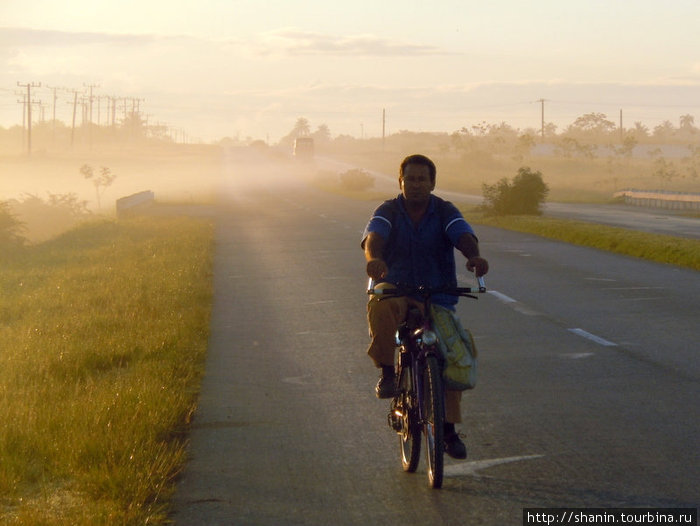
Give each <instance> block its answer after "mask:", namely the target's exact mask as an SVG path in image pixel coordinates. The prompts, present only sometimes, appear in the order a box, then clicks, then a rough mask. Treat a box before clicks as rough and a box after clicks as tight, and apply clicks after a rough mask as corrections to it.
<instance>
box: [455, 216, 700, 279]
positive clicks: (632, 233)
mask: <svg viewBox="0 0 700 526" xmlns="http://www.w3.org/2000/svg"><path fill="white" fill-rule="evenodd" d="M461 210H462V213H463V214H464V216H465V217H466V218H467V220H468V221H469V222H470V223H472V224H481V225H487V226H494V227H498V228H505V229H507V230H514V231H517V232H524V233H528V234H535V235H538V236H542V237H546V238H550V239H556V240H558V241H564V242H566V243H572V244H575V245H582V246H586V247H592V248H597V249H600V250H607V251H609V252H614V253H617V254H622V255H625V256H633V257H637V258H642V259H647V260H650V261H656V262H658V263H667V264H670V265H677V266H680V267H687V268H691V269H693V270H700V241H698V240H696V239H688V238H682V237H676V236H668V235H663V234H652V233H647V232H640V231H636V230H629V229H626V228H618V227H613V226H608V225H599V224H595V223H587V222H583V221H574V220H569V219H557V218H552V217H542V216H503V217H493V216H486V215H484V214H483V213H482V212H480V211H479V210H478V209H477V208H476V207H461Z"/></svg>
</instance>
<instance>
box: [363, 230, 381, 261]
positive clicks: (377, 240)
mask: <svg viewBox="0 0 700 526" xmlns="http://www.w3.org/2000/svg"><path fill="white" fill-rule="evenodd" d="M383 256H384V238H382V237H381V236H379V235H377V234H375V233H370V234H369V236H367V239H366V240H365V259H366V260H367V261H371V260H373V259H382V258H383Z"/></svg>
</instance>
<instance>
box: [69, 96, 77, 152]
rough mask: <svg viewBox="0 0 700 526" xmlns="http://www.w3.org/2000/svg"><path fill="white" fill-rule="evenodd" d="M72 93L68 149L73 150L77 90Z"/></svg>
mask: <svg viewBox="0 0 700 526" xmlns="http://www.w3.org/2000/svg"><path fill="white" fill-rule="evenodd" d="M72 91H73V124H72V125H71V129H70V147H71V149H72V148H73V143H74V141H75V114H76V112H77V111H78V90H72Z"/></svg>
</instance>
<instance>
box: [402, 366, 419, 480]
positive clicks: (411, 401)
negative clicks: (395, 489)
mask: <svg viewBox="0 0 700 526" xmlns="http://www.w3.org/2000/svg"><path fill="white" fill-rule="evenodd" d="M412 384H413V379H412V377H411V369H410V368H409V367H403V368H402V369H401V373H400V376H399V386H398V388H399V393H398V394H397V396H398V397H399V399H398V401H397V402H398V403H397V410H398V411H400V412H401V416H400V418H401V431H399V445H400V447H401V466H402V467H403V470H404V471H406V472H408V473H413V472H414V471H415V470H416V469H417V468H418V462H419V460H420V441H421V436H420V431H421V428H420V422H419V421H418V406H417V405H416V397H415V391H414V389H413V385H412ZM397 416H398V415H397Z"/></svg>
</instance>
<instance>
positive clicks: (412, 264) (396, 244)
mask: <svg viewBox="0 0 700 526" xmlns="http://www.w3.org/2000/svg"><path fill="white" fill-rule="evenodd" d="M435 178H436V168H435V164H434V163H433V161H431V160H430V159H429V158H428V157H425V156H423V155H410V156H408V157H406V158H405V159H404V160H403V162H402V163H401V166H400V170H399V188H400V189H401V194H399V195H398V196H397V197H396V198H395V199H390V200H389V201H385V202H384V203H383V204H382V205H380V206H379V207H378V208H377V209H376V210H375V211H374V213H373V214H372V217H371V218H370V220H369V222H368V223H367V226H366V227H365V231H364V234H363V239H362V248H363V249H364V252H365V259H366V260H367V275H368V276H369V277H370V278H372V280H373V281H374V282H375V284H381V283H386V284H387V286H391V285H394V286H395V285H398V284H401V285H404V286H410V287H417V286H421V285H422V286H425V287H440V286H448V287H449V286H452V287H456V286H457V273H456V268H455V259H454V248H457V249H458V250H459V251H460V252H461V253H462V254H463V255H464V256H465V257H466V258H467V269H468V270H469V271H473V272H475V273H476V275H477V276H483V275H485V274H486V273H487V272H488V269H489V265H488V262H487V261H486V260H485V259H484V258H482V257H480V255H479V244H478V240H477V238H476V235H475V234H474V231H473V229H472V227H471V226H470V225H469V223H467V222H466V221H465V219H464V218H463V217H462V214H461V213H460V212H459V210H457V208H456V207H454V206H453V205H452V204H451V203H449V202H447V201H445V200H443V199H441V198H439V197H437V196H435V195H433V194H432V192H433V190H434V189H435ZM376 286H377V285H375V287H376ZM457 300H458V298H457V297H455V296H450V295H436V296H435V297H434V298H433V302H434V303H436V304H438V305H442V306H443V307H447V308H449V309H452V310H454V307H455V304H456V303H457ZM412 305H420V303H419V302H417V301H415V300H412V299H411V298H406V297H397V298H385V299H382V300H381V301H379V298H378V297H376V296H373V297H372V298H371V299H370V300H369V303H368V304H367V319H368V322H369V330H370V336H371V339H372V340H371V343H370V346H369V349H368V350H367V354H369V356H370V358H371V359H372V360H373V361H374V363H375V365H376V366H377V367H378V368H381V376H380V378H379V382H378V383H377V386H376V388H375V391H376V394H377V397H378V398H392V397H393V396H394V394H395V382H396V378H395V372H394V360H395V357H394V354H395V348H396V344H395V340H394V334H395V332H396V329H397V328H398V326H399V325H400V324H401V323H402V322H403V321H404V319H405V317H406V313H407V311H408V308H409V306H412ZM461 397H462V392H461V391H455V390H445V430H444V436H445V451H446V452H447V454H448V455H450V456H451V457H453V458H459V459H463V458H466V457H467V451H466V446H465V445H464V443H463V442H462V441H461V440H460V438H459V435H458V434H457V431H456V430H455V424H458V423H460V422H461V421H462V417H461V408H460V403H461Z"/></svg>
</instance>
